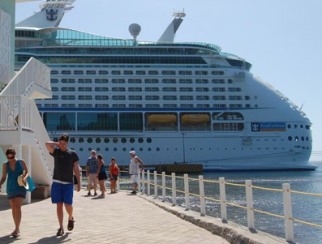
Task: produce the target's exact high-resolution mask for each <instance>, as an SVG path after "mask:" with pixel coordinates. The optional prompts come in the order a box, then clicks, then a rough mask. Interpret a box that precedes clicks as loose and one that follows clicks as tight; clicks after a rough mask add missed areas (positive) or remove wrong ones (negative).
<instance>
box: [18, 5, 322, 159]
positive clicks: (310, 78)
mask: <svg viewBox="0 0 322 244" xmlns="http://www.w3.org/2000/svg"><path fill="white" fill-rule="evenodd" d="M41 2H43V1H34V2H30V3H19V4H17V6H16V22H19V21H21V20H23V19H24V18H26V17H28V16H30V15H32V13H34V12H36V11H39V4H40V3H41ZM73 6H74V8H73V9H72V10H71V11H69V12H67V13H66V15H65V17H64V18H63V20H62V22H61V25H60V26H62V27H68V28H71V29H76V30H81V31H84V32H90V33H93V34H99V35H103V36H108V37H117V38H125V39H128V38H132V37H131V35H130V34H129V31H128V26H129V25H130V24H132V23H138V24H140V26H141V33H140V35H139V36H138V40H139V41H157V40H158V39H159V37H160V36H161V34H162V33H163V31H164V30H165V29H166V27H167V26H168V24H169V23H170V22H171V21H172V19H173V17H172V14H173V13H174V12H176V11H184V12H185V13H186V17H185V19H184V21H183V23H182V24H181V26H180V28H179V30H178V32H177V34H176V37H175V41H178V42H187V41H192V42H205V43H212V44H216V45H219V46H220V47H221V49H222V51H223V52H228V53H233V54H235V55H237V56H239V57H241V58H243V59H246V60H247V61H248V62H250V63H251V64H252V69H251V72H252V73H253V74H255V75H256V76H259V77H260V78H261V79H263V80H265V81H266V82H268V83H270V84H271V85H272V86H273V87H275V88H276V89H277V90H279V91H280V92H282V93H283V94H284V95H285V96H286V97H288V98H289V99H290V100H291V101H292V102H293V103H294V104H296V105H297V106H299V107H302V110H303V111H304V112H305V113H306V115H307V117H308V118H309V119H310V120H311V122H312V127H311V128H312V134H313V150H312V156H311V160H312V161H317V160H318V161H322V111H321V107H322V14H321V12H322V1H321V0H308V1H303V0H260V1H256V0H199V1H196V0H136V1H134V0H118V1H111V0H76V1H75V2H74V4H73Z"/></svg>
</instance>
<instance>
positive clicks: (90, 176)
mask: <svg viewBox="0 0 322 244" xmlns="http://www.w3.org/2000/svg"><path fill="white" fill-rule="evenodd" d="M98 170H99V168H98V160H97V157H96V151H95V150H92V151H91V156H90V157H89V158H88V159H87V163H86V176H87V180H88V185H87V190H88V193H87V196H91V189H92V186H93V184H94V186H93V188H94V196H97V192H96V189H97V183H98V178H97V177H98V173H99V172H98Z"/></svg>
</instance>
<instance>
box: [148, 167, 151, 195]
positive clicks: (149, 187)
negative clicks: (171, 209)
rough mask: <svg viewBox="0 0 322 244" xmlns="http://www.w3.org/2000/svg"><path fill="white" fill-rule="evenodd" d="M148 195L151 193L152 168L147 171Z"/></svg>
mask: <svg viewBox="0 0 322 244" xmlns="http://www.w3.org/2000/svg"><path fill="white" fill-rule="evenodd" d="M147 184H148V196H150V194H151V184H150V170H148V171H147Z"/></svg>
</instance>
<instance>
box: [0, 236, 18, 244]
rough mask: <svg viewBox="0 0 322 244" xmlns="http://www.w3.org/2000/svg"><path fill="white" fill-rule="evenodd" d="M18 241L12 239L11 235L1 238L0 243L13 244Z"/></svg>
mask: <svg viewBox="0 0 322 244" xmlns="http://www.w3.org/2000/svg"><path fill="white" fill-rule="evenodd" d="M18 240H20V238H15V237H12V236H11V235H6V236H1V237H0V243H8V244H9V243H14V242H15V241H18Z"/></svg>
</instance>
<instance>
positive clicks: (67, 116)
mask: <svg viewBox="0 0 322 244" xmlns="http://www.w3.org/2000/svg"><path fill="white" fill-rule="evenodd" d="M43 121H44V125H45V127H46V129H47V131H66V130H73V131H74V130H75V129H76V116H75V113H68V112H66V113H65V112H64V113H58V112H45V113H44V114H43Z"/></svg>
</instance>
